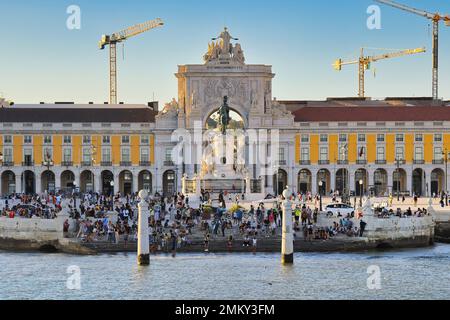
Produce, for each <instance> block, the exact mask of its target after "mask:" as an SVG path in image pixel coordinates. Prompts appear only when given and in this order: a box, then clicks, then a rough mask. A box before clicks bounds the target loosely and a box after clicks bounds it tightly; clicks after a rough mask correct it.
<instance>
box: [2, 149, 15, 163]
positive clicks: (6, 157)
mask: <svg viewBox="0 0 450 320" xmlns="http://www.w3.org/2000/svg"><path fill="white" fill-rule="evenodd" d="M3 161H4V162H6V163H12V162H13V149H12V148H4V149H3Z"/></svg>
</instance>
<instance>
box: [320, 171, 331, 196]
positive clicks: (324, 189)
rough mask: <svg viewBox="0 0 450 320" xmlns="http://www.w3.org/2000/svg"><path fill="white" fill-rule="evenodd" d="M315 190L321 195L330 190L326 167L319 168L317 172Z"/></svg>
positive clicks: (328, 172)
mask: <svg viewBox="0 0 450 320" xmlns="http://www.w3.org/2000/svg"><path fill="white" fill-rule="evenodd" d="M321 183H322V186H320V184H321ZM317 190H318V192H319V194H321V195H323V196H324V195H327V194H329V193H330V192H331V173H330V171H328V170H327V169H320V170H319V171H318V172H317Z"/></svg>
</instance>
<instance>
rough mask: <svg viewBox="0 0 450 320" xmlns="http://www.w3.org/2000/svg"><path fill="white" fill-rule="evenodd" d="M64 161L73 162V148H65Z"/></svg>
mask: <svg viewBox="0 0 450 320" xmlns="http://www.w3.org/2000/svg"><path fill="white" fill-rule="evenodd" d="M63 161H64V162H71V161H72V149H71V148H64V151H63Z"/></svg>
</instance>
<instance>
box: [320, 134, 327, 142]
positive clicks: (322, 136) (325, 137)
mask: <svg viewBox="0 0 450 320" xmlns="http://www.w3.org/2000/svg"><path fill="white" fill-rule="evenodd" d="M320 142H328V135H327V134H321V135H320Z"/></svg>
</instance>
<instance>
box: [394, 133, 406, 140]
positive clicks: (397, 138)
mask: <svg viewBox="0 0 450 320" xmlns="http://www.w3.org/2000/svg"><path fill="white" fill-rule="evenodd" d="M395 141H396V142H403V141H405V137H404V135H403V133H397V134H396V135H395Z"/></svg>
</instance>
